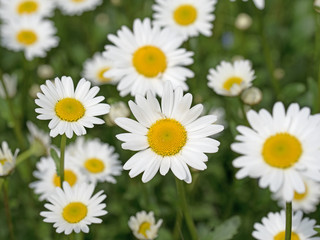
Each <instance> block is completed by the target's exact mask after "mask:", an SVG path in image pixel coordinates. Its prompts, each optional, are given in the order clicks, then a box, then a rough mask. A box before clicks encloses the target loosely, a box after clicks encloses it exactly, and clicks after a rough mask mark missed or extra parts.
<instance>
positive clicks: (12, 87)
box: [0, 73, 18, 99]
mask: <svg viewBox="0 0 320 240" xmlns="http://www.w3.org/2000/svg"><path fill="white" fill-rule="evenodd" d="M2 79H3V81H4V84H5V86H3V85H2V82H0V97H1V98H3V99H6V97H7V96H6V93H5V90H4V89H6V90H7V92H8V97H9V98H13V97H14V96H15V95H16V93H17V85H18V79H17V75H14V74H12V75H9V74H6V73H5V74H3V75H2Z"/></svg>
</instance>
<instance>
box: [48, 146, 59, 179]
mask: <svg viewBox="0 0 320 240" xmlns="http://www.w3.org/2000/svg"><path fill="white" fill-rule="evenodd" d="M50 155H51V157H52V159H53V160H54V162H55V163H56V166H57V175H58V176H59V177H60V158H59V156H58V153H57V151H56V150H55V149H53V148H51V149H50Z"/></svg>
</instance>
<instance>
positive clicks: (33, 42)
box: [1, 16, 59, 61]
mask: <svg viewBox="0 0 320 240" xmlns="http://www.w3.org/2000/svg"><path fill="white" fill-rule="evenodd" d="M56 32H57V30H56V28H55V27H54V25H53V22H51V21H49V20H43V19H41V18H40V17H37V16H22V17H21V18H19V19H16V20H15V21H8V22H6V23H4V24H2V26H1V38H2V46H4V47H6V48H8V49H9V50H13V51H15V52H18V51H24V55H25V57H26V59H27V60H29V61H30V60H32V59H33V58H34V57H45V56H46V55H47V51H49V50H50V49H51V48H53V47H56V46H58V43H59V38H58V37H56V36H55V34H56Z"/></svg>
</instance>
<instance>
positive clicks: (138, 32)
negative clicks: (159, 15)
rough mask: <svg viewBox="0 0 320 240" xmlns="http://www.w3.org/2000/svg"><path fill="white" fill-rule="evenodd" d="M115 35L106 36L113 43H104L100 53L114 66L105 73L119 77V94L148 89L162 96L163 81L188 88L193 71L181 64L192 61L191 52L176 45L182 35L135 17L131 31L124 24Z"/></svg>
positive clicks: (185, 64) (142, 91) (110, 76)
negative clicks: (102, 50)
mask: <svg viewBox="0 0 320 240" xmlns="http://www.w3.org/2000/svg"><path fill="white" fill-rule="evenodd" d="M117 35H118V36H116V35H112V34H109V35H108V39H109V40H110V41H111V42H112V43H113V44H114V45H107V46H105V49H106V51H105V52H104V53H103V54H104V56H105V57H106V58H109V59H110V60H111V61H112V62H113V63H114V67H113V68H112V69H110V70H109V71H107V72H106V73H105V74H104V76H105V77H108V78H114V79H118V80H119V83H118V86H117V89H118V90H119V91H120V95H121V96H126V95H128V94H129V93H130V94H131V95H132V96H135V95H137V94H141V95H145V94H146V92H147V91H148V90H150V91H151V92H152V93H154V94H157V95H159V96H162V94H163V88H164V83H165V82H166V81H170V82H171V83H172V85H173V86H174V87H177V86H181V87H182V88H183V90H188V86H187V84H186V82H185V81H186V79H187V78H191V77H193V76H194V74H193V72H192V71H191V70H189V69H187V68H185V67H184V66H188V65H190V64H192V63H193V60H192V58H191V56H192V55H193V53H192V52H187V51H186V50H185V49H182V48H179V47H180V45H181V44H182V42H183V38H182V37H181V36H179V35H177V34H176V33H175V32H174V31H172V30H170V29H168V28H165V29H161V28H160V26H159V25H154V26H152V24H151V21H150V19H148V18H146V19H144V20H143V21H141V20H140V19H136V20H135V21H134V23H133V32H132V31H131V30H129V29H128V28H127V27H125V26H123V27H122V28H121V29H120V30H118V32H117Z"/></svg>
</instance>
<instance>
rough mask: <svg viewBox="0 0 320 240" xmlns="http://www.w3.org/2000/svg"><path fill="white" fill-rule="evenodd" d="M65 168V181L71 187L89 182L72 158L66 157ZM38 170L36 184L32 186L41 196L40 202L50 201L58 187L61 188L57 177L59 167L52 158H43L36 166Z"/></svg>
mask: <svg viewBox="0 0 320 240" xmlns="http://www.w3.org/2000/svg"><path fill="white" fill-rule="evenodd" d="M65 159H66V161H65V167H64V180H65V181H66V182H67V183H68V184H69V186H70V187H72V188H73V187H75V186H77V185H79V184H82V183H84V182H87V179H86V178H85V176H83V174H82V173H81V172H80V170H79V169H78V167H77V166H76V165H75V164H73V163H72V162H71V161H70V157H69V156H68V155H66V158H65ZM36 168H37V169H36V170H35V171H34V172H33V176H34V177H35V178H37V180H36V181H35V182H32V183H31V184H30V187H31V188H32V189H34V192H35V193H36V194H38V195H40V196H39V199H40V201H43V200H44V199H48V197H49V196H50V195H51V194H52V193H53V192H54V191H55V189H56V187H60V186H61V184H60V177H59V176H58V175H57V167H56V164H55V162H54V160H53V159H52V158H51V157H42V158H41V159H40V161H39V162H37V164H36Z"/></svg>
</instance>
